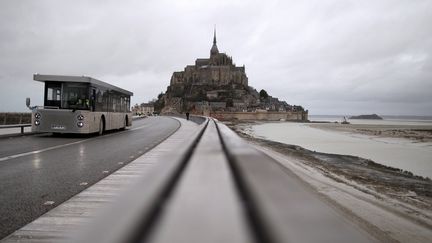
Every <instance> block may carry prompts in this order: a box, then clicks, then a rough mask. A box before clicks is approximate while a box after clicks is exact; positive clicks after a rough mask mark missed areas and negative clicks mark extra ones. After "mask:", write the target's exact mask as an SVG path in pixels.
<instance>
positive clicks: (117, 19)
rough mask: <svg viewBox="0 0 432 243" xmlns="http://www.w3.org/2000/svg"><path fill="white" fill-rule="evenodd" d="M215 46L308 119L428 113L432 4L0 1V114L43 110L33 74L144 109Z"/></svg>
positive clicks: (399, 0)
mask: <svg viewBox="0 0 432 243" xmlns="http://www.w3.org/2000/svg"><path fill="white" fill-rule="evenodd" d="M214 25H216V28H217V40H218V48H219V51H221V52H225V53H227V54H228V55H230V56H232V57H233V60H234V62H235V63H236V64H237V65H245V66H246V73H247V75H248V77H249V85H251V86H253V87H255V88H256V89H257V90H260V89H265V90H267V92H268V93H269V94H270V95H272V96H275V97H278V98H280V99H282V100H286V101H287V102H288V103H289V104H297V105H302V106H304V107H305V108H306V109H309V111H310V114H338V115H339V114H341V115H349V114H363V113H378V114H381V115H432V1H430V0H379V1H377V0H361V1H359V0H310V1H304V0H299V1H291V0H281V1H274V0H266V1H243V0H212V1H202V0H173V1H168V0H165V1H164V0H154V1H153V0H120V1H97V0H95V1H79V0H74V1H70V0H67V1H59V0H37V1H34V0H28V1H24V0H11V1H6V0H4V1H0V84H1V89H0V111H26V110H27V108H26V107H25V98H26V97H31V99H32V105H42V96H43V86H42V83H40V82H36V81H33V80H32V74H33V73H42V74H61V75H87V76H91V77H94V78H97V79H100V80H102V81H105V82H109V83H112V84H114V85H117V86H120V87H122V88H125V89H128V90H130V91H132V92H134V97H133V99H132V102H133V103H134V104H135V103H142V102H146V101H148V100H151V99H152V98H154V97H156V96H157V94H158V93H160V92H161V91H164V92H165V90H166V87H167V86H168V85H169V80H170V77H171V74H172V72H174V71H181V70H183V68H184V67H185V66H186V65H189V64H193V63H194V61H195V59H196V58H205V57H208V56H209V51H210V48H211V45H212V38H213V26H214Z"/></svg>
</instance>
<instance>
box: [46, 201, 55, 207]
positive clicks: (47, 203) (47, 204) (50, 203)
mask: <svg viewBox="0 0 432 243" xmlns="http://www.w3.org/2000/svg"><path fill="white" fill-rule="evenodd" d="M54 203H55V202H54V201H46V202H44V204H43V205H45V206H50V205H53V204H54Z"/></svg>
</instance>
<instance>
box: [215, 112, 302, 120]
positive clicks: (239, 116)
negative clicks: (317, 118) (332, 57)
mask: <svg viewBox="0 0 432 243" xmlns="http://www.w3.org/2000/svg"><path fill="white" fill-rule="evenodd" d="M210 116H211V117H214V118H216V119H218V120H258V121H280V120H285V121H306V120H308V112H304V111H288V112H224V111H220V112H218V111H216V112H211V113H210Z"/></svg>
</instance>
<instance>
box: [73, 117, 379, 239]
mask: <svg viewBox="0 0 432 243" xmlns="http://www.w3.org/2000/svg"><path fill="white" fill-rule="evenodd" d="M305 188H306V189H305ZM120 198H121V201H119V202H117V203H115V204H114V205H113V206H112V207H110V208H109V209H107V210H105V211H104V212H103V213H102V214H101V216H100V217H99V218H96V220H95V221H94V222H93V223H92V224H90V225H89V226H87V228H86V229H85V230H84V232H80V233H79V234H78V235H75V236H73V237H72V238H71V242H95V243H96V242H106V243H117V242H158V243H160V242H179V243H183V242H184V243H186V242H188V243H189V242H257V243H264V242H265V243H279V242H370V241H371V240H372V241H373V238H371V237H370V236H369V235H368V234H366V233H365V232H363V231H361V230H359V229H358V228H357V227H353V225H352V224H347V222H346V220H345V219H344V218H343V217H341V216H340V215H338V214H336V213H335V212H334V210H332V209H331V207H330V206H328V205H327V204H326V203H324V202H322V201H321V200H318V198H319V196H317V195H316V194H314V193H312V192H311V191H309V190H308V187H307V186H306V187H305V185H304V184H303V183H302V182H301V181H300V180H299V179H298V178H297V177H296V176H295V175H294V174H293V173H292V172H291V171H288V170H287V169H285V168H284V167H283V166H281V165H280V164H279V163H277V162H276V161H275V160H273V159H272V158H270V157H268V156H267V155H265V154H263V153H262V152H259V151H257V150H256V149H254V148H253V147H251V146H250V145H248V144H247V143H246V142H245V141H244V140H242V139H241V138H240V137H238V136H237V135H236V134H235V133H234V132H233V131H231V130H230V129H229V128H228V127H227V126H225V125H224V124H222V123H219V122H217V121H215V120H212V119H211V120H209V119H206V122H204V123H202V124H201V125H200V127H199V129H198V131H197V132H196V133H195V135H193V136H191V137H190V138H189V139H188V140H187V142H185V143H184V146H182V147H179V148H176V151H174V152H172V153H171V154H170V155H168V156H167V157H166V158H164V159H163V161H160V163H158V164H157V166H156V167H155V168H154V170H153V171H152V173H150V174H147V176H146V177H143V178H141V179H140V180H139V182H138V183H137V184H135V186H133V187H131V188H130V190H129V191H128V192H125V193H124V194H123V196H121V197H120Z"/></svg>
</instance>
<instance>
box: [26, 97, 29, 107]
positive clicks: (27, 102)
mask: <svg viewBox="0 0 432 243" xmlns="http://www.w3.org/2000/svg"><path fill="white" fill-rule="evenodd" d="M26 106H27V107H28V108H29V109H30V98H28V97H27V98H26Z"/></svg>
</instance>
